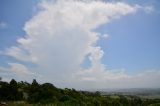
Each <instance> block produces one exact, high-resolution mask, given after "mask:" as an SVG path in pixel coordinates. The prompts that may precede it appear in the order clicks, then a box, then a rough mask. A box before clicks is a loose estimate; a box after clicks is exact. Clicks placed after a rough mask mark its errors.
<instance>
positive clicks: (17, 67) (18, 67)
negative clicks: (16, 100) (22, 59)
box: [8, 63, 34, 76]
mask: <svg viewBox="0 0 160 106" xmlns="http://www.w3.org/2000/svg"><path fill="white" fill-rule="evenodd" d="M9 65H10V69H8V70H10V71H12V72H14V73H16V74H18V75H20V76H26V75H33V74H34V73H32V72H31V71H29V70H28V69H27V67H26V66H25V65H23V64H20V63H9Z"/></svg>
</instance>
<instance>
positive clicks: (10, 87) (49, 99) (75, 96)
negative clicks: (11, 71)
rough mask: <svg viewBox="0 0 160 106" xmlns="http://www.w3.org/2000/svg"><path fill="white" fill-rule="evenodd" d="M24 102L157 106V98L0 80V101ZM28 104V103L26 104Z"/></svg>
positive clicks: (63, 104) (104, 105)
mask: <svg viewBox="0 0 160 106" xmlns="http://www.w3.org/2000/svg"><path fill="white" fill-rule="evenodd" d="M11 101H12V102H16V101H17V102H20V101H21V102H20V103H25V104H39V105H44V104H53V105H54V106H57V105H58V106H159V105H160V104H158V103H160V100H159V99H142V98H140V97H137V96H124V95H112V96H111V95H105V96H102V95H101V94H100V92H88V91H76V90H75V89H68V88H65V89H59V88H56V87H55V86H54V85H53V84H50V83H44V84H39V83H38V82H37V81H36V80H35V79H34V80H33V82H32V83H31V84H30V83H28V82H23V81H21V82H16V81H15V80H14V79H12V80H11V81H10V83H8V82H4V81H0V102H8V103H9V102H11ZM27 106H28V105H27Z"/></svg>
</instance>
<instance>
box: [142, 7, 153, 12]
mask: <svg viewBox="0 0 160 106" xmlns="http://www.w3.org/2000/svg"><path fill="white" fill-rule="evenodd" d="M144 11H145V12H146V13H151V12H153V11H154V7H153V6H146V7H144Z"/></svg>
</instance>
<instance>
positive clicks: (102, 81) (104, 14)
mask: <svg viewBox="0 0 160 106" xmlns="http://www.w3.org/2000/svg"><path fill="white" fill-rule="evenodd" d="M40 8H41V10H40V11H39V12H38V13H37V14H36V15H35V16H34V17H32V18H31V19H30V20H29V21H28V22H26V24H25V27H24V30H25V32H26V36H25V38H20V39H18V40H17V42H18V43H19V45H18V46H13V47H11V48H8V49H6V51H5V52H4V53H5V54H6V55H8V56H12V57H14V58H15V59H17V60H20V61H27V62H29V61H30V62H33V63H34V64H36V65H37V67H36V68H34V69H32V72H33V73H39V74H41V75H43V81H50V82H53V83H54V84H55V85H57V86H59V87H75V88H82V87H84V86H85V87H84V88H92V87H93V88H97V87H100V88H102V87H108V86H110V87H123V86H125V87H126V86H127V85H131V84H130V83H129V81H131V82H133V78H132V77H133V76H130V75H128V74H126V73H125V72H124V71H123V70H120V71H115V72H114V71H113V70H108V69H107V68H106V67H105V65H104V64H102V63H101V58H102V57H103V54H104V51H103V50H102V49H101V47H100V46H98V45H97V41H98V40H99V39H100V36H99V35H100V34H99V33H97V32H94V31H93V30H94V29H95V28H98V27H99V26H100V25H102V24H107V23H109V22H110V21H111V20H113V19H115V18H117V17H121V16H124V15H127V14H129V13H135V12H136V11H137V6H130V5H128V4H125V3H120V2H118V3H116V2H114V3H109V2H108V3H105V2H102V1H88V2H85V1H76V0H67V1H66V0H57V1H56V2H49V1H45V2H42V3H41V4H40ZM86 56H88V57H89V60H90V62H91V66H90V67H89V68H87V69H85V68H82V67H81V64H82V63H83V61H84V60H85V58H86ZM9 65H11V68H10V69H11V70H12V71H13V72H15V73H20V74H32V73H28V71H27V67H26V66H25V65H23V64H19V63H10V64H9ZM155 73H156V72H155ZM143 76H145V74H144V75H143ZM143 76H142V77H143ZM134 77H137V76H134ZM152 77H154V75H153V76H152ZM138 78H139V77H138ZM145 78H146V77H145ZM123 82H124V84H122V83H123ZM156 84H157V83H156Z"/></svg>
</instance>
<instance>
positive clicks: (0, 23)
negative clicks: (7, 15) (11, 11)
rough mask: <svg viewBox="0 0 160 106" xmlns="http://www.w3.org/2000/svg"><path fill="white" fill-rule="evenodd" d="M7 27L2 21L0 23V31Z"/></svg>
mask: <svg viewBox="0 0 160 106" xmlns="http://www.w3.org/2000/svg"><path fill="white" fill-rule="evenodd" d="M6 27H7V24H6V23H5V22H3V21H1V22H0V29H4V28H6Z"/></svg>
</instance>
